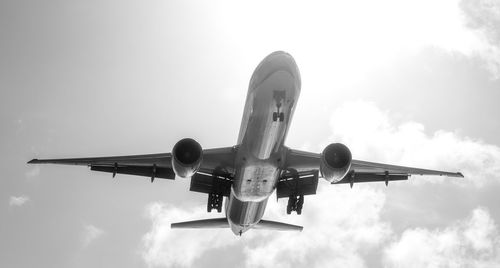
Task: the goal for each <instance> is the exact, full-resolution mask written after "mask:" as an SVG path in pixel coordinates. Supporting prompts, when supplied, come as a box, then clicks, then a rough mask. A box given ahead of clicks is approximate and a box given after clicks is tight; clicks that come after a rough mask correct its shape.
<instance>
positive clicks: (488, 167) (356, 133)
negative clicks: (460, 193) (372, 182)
mask: <svg viewBox="0 0 500 268" xmlns="http://www.w3.org/2000/svg"><path fill="white" fill-rule="evenodd" d="M330 125H331V127H332V132H333V133H334V134H333V136H332V137H330V140H334V141H339V142H343V143H345V144H346V145H347V146H348V147H349V148H350V149H351V151H352V153H353V157H354V158H357V159H361V160H368V161H374V162H386V163H392V164H402V165H408V166H415V167H421V168H433V169H442V170H448V171H453V172H454V171H461V172H462V173H464V175H465V176H466V178H465V179H451V181H454V182H457V183H459V184H462V185H469V184H471V183H472V184H474V185H476V186H483V185H486V184H488V183H490V182H498V181H500V176H499V174H500V148H499V147H498V146H495V145H490V144H486V143H484V142H482V141H480V140H474V139H471V138H468V137H462V136H460V135H459V134H457V133H455V132H449V131H444V130H439V131H436V132H435V133H434V134H432V135H429V134H427V133H426V132H425V128H424V126H423V125H422V124H420V123H416V122H406V123H401V124H396V123H395V122H394V121H393V120H392V116H391V115H390V114H389V113H388V112H384V111H382V110H380V109H379V108H378V107H377V106H375V105H374V104H373V103H371V102H365V101H356V102H347V103H345V104H343V105H342V106H341V107H339V108H338V109H337V110H336V111H335V113H334V114H333V116H332V118H331V121H330ZM420 180H421V179H419V181H420ZM425 181H434V182H440V181H443V179H442V178H437V177H433V178H431V179H429V180H425ZM463 182H468V183H467V184H464V183H463Z"/></svg>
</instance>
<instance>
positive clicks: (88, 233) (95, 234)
mask: <svg viewBox="0 0 500 268" xmlns="http://www.w3.org/2000/svg"><path fill="white" fill-rule="evenodd" d="M104 233H105V232H104V231H103V230H101V229H99V228H97V227H95V226H94V225H91V224H87V225H85V226H84V229H83V233H82V243H83V247H88V246H89V245H90V243H92V242H93V241H94V240H96V239H98V238H99V237H101V236H102V235H103V234H104Z"/></svg>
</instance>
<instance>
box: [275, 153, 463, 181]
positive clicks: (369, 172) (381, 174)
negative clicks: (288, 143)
mask: <svg viewBox="0 0 500 268" xmlns="http://www.w3.org/2000/svg"><path fill="white" fill-rule="evenodd" d="M320 157H321V154H319V153H310V152H305V151H299V150H292V149H289V150H288V153H287V159H286V163H285V170H287V171H289V172H288V173H285V176H284V177H290V175H289V174H290V173H291V172H290V171H292V173H295V174H297V177H300V176H301V175H302V174H314V172H316V173H317V172H319V168H320ZM412 175H436V176H447V177H463V175H462V173H460V172H447V171H439V170H431V169H422V168H413V167H405V166H397V165H388V164H381V163H375V162H367V161H361V160H355V159H353V160H352V162H351V168H350V170H349V172H348V173H347V175H346V176H345V177H344V178H343V179H342V180H340V181H338V182H335V183H334V184H337V183H349V184H350V185H351V187H352V185H353V184H354V183H359V182H376V181H382V182H385V183H386V184H387V183H388V182H389V181H396V180H407V179H408V177H410V176H412ZM287 180H288V181H290V178H287Z"/></svg>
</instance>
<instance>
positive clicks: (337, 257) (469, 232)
mask: <svg viewBox="0 0 500 268" xmlns="http://www.w3.org/2000/svg"><path fill="white" fill-rule="evenodd" d="M331 125H332V131H333V133H335V135H334V136H332V137H331V139H330V140H336V141H341V142H344V143H346V144H347V145H348V146H350V148H351V149H352V151H353V155H355V156H356V157H357V158H362V159H363V158H364V159H366V160H372V161H384V162H390V163H396V164H397V163H399V164H407V165H414V166H419V167H428V168H439V169H448V170H452V171H454V170H457V171H458V170H460V171H463V172H465V173H466V175H467V179H466V180H465V181H466V183H469V184H474V185H477V186H481V185H486V184H487V183H488V180H489V179H492V180H493V179H494V180H496V181H498V177H497V176H498V174H499V172H500V170H499V166H500V162H499V161H500V149H499V148H498V147H496V146H493V145H488V144H484V143H483V142H481V141H477V140H473V139H470V138H466V137H461V136H460V135H458V134H456V133H453V132H447V131H438V132H436V133H434V134H433V135H428V134H426V133H425V129H424V127H423V125H421V124H418V123H415V122H407V123H403V124H395V123H394V122H393V120H392V118H391V115H390V114H389V113H388V112H383V111H381V110H380V109H378V108H377V107H376V106H375V105H374V104H372V103H367V102H362V101H358V102H350V103H346V104H345V105H343V106H341V107H339V109H338V110H337V111H336V112H335V114H334V115H333V117H332V122H331ZM469 174H470V175H469ZM453 180H457V179H453ZM428 181H439V179H437V178H435V177H433V178H431V179H429V180H428ZM385 198H386V195H385V192H384V191H382V190H377V188H375V187H372V186H371V185H356V187H354V189H350V188H349V187H348V186H347V185H338V186H335V187H332V186H330V185H328V184H326V183H324V182H323V181H321V183H320V186H319V189H318V194H317V195H315V196H306V199H305V204H304V212H303V215H301V216H296V215H291V216H289V215H286V214H285V212H284V210H285V207H286V200H284V199H282V200H280V201H279V203H276V202H274V200H275V199H274V197H271V198H270V200H269V203H268V207H267V209H266V213H265V215H264V219H269V220H277V221H283V222H288V223H293V224H299V225H303V226H304V231H303V232H302V233H294V232H273V231H262V230H251V231H249V232H248V233H245V234H244V235H243V237H241V238H239V237H236V236H234V235H233V234H232V233H231V231H230V230H229V229H220V230H171V229H170V224H171V223H172V222H177V221H186V220H194V219H203V218H207V215H208V214H206V212H205V209H204V208H202V207H197V208H193V210H183V209H179V208H177V207H174V206H172V205H168V204H162V203H154V204H151V205H149V206H148V207H147V213H148V218H149V219H151V221H152V226H151V230H150V231H149V232H148V233H147V234H146V235H144V236H143V243H142V250H141V251H142V252H141V253H142V257H143V259H144V261H145V262H146V263H147V264H148V265H149V266H165V267H171V266H185V267H186V266H192V265H193V264H195V261H196V260H198V259H200V258H201V257H202V256H204V254H205V253H206V252H207V251H208V250H215V251H217V250H219V251H220V250H227V251H228V252H235V251H239V250H240V249H239V248H234V247H230V246H231V245H243V252H242V253H241V254H243V255H244V256H245V259H244V260H243V261H244V263H243V264H244V265H245V266H247V267H267V266H273V267H303V266H306V265H307V266H311V267H324V266H330V267H331V266H341V265H342V266H347V267H365V266H373V265H372V263H367V258H370V256H374V255H376V256H378V255H379V254H382V252H381V249H383V248H384V245H385V244H386V243H387V242H389V241H391V239H397V238H398V237H399V236H397V235H396V234H394V233H393V230H392V228H391V226H390V224H389V222H388V221H385V220H384V219H382V218H381V216H380V215H381V211H382V209H383V208H384V204H385ZM413 224H414V226H415V225H416V226H418V224H419V222H414V223H413ZM457 226H458V227H457ZM449 228H451V229H445V230H459V231H460V233H461V236H460V237H458V238H457V237H456V236H453V235H450V234H454V233H458V231H454V232H451V233H450V232H448V231H447V232H444V234H443V235H442V236H439V237H438V238H439V239H436V240H435V241H437V242H433V243H434V244H432V245H436V246H437V247H438V248H439V247H440V248H445V249H443V250H444V251H443V252H445V251H446V250H448V249H447V248H446V247H449V248H451V250H455V249H456V248H455V247H454V246H451V245H455V244H456V243H461V245H462V244H463V245H466V246H467V247H468V250H469V251H471V252H472V253H471V254H473V255H474V254H475V255H474V256H476V255H477V254H486V255H485V256H486V257H485V258H483V259H475V260H486V261H490V260H492V259H494V257H491V256H497V255H495V254H497V253H495V252H496V251H491V250H490V249H491V248H492V247H493V248H494V247H496V246H497V242H495V241H496V240H495V239H497V238H494V239H493V240H492V238H491V235H492V234H496V228H495V226H494V224H493V221H492V220H491V217H490V216H489V214H488V213H487V212H486V211H485V210H483V209H477V210H475V211H474V213H473V216H472V217H471V219H470V220H468V221H464V222H463V223H462V222H461V223H460V224H455V225H453V226H452V227H449ZM453 228H455V229H453ZM415 230H424V234H427V233H428V234H431V235H432V234H434V233H435V232H434V231H428V230H427V231H426V230H425V229H415ZM413 234H414V230H410V231H408V232H407V233H406V232H405V234H403V236H402V237H401V238H400V239H401V241H404V242H405V243H406V241H407V238H406V237H409V239H411V238H412V237H413V236H412V235H413ZM409 241H411V240H409ZM422 241H423V242H422ZM426 241H427V240H425V239H423V240H418V239H417V240H416V241H415V245H417V246H419V245H420V244H418V243H424V242H426ZM457 241H458V242H457ZM236 243H237V244H236ZM395 244H396V242H395V243H393V244H391V246H390V248H389V249H387V251H386V252H392V251H391V250H395V251H396V253H397V252H398V251H397V250H396V248H397V247H396V246H395ZM420 246H422V248H420V247H419V248H418V252H420V251H422V254H427V253H429V252H430V253H429V254H431V253H432V254H434V255H438V253H439V254H441V253H442V252H441V251H439V252H438V253H435V251H433V249H428V248H426V247H425V246H428V245H427V244H422V245H420ZM469 251H468V252H466V253H464V254H463V255H460V256H463V258H466V257H467V256H469V255H467V254H469ZM446 252H447V251H446ZM396 253H394V255H390V254H389V253H387V254H386V255H387V256H396V257H397V254H396ZM452 253H453V254H462V253H461V252H458V253H456V252H452ZM452 253H450V254H452ZM228 254H229V253H228ZM237 254H240V253H237ZM488 254H489V255H488ZM434 255H433V256H434ZM446 256H448V257H450V256H452V255H446ZM481 256H483V255H481ZM488 256H490V257H488ZM386 258H387V260H386V262H387V263H388V264H391V265H392V259H390V258H389V257H386ZM391 258H392V257H391ZM394 258H395V257H394ZM495 258H496V257H495ZM376 260H378V258H376V259H375V261H376ZM476 263H479V262H474V264H476ZM485 263H488V262H485Z"/></svg>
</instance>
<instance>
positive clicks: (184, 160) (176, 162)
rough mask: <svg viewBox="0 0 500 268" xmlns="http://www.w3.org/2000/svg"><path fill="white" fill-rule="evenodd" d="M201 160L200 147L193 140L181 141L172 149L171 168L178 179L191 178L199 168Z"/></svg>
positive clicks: (201, 152) (201, 151)
mask: <svg viewBox="0 0 500 268" xmlns="http://www.w3.org/2000/svg"><path fill="white" fill-rule="evenodd" d="M202 159H203V150H202V149H201V145H200V144H199V143H198V142H197V141H195V140H193V139H189V138H186V139H182V140H180V141H178V142H177V143H176V144H175V145H174V149H172V168H173V170H174V172H175V175H177V176H179V177H182V178H188V177H191V176H193V175H194V173H196V171H198V169H199V168H200V165H201V161H202Z"/></svg>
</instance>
